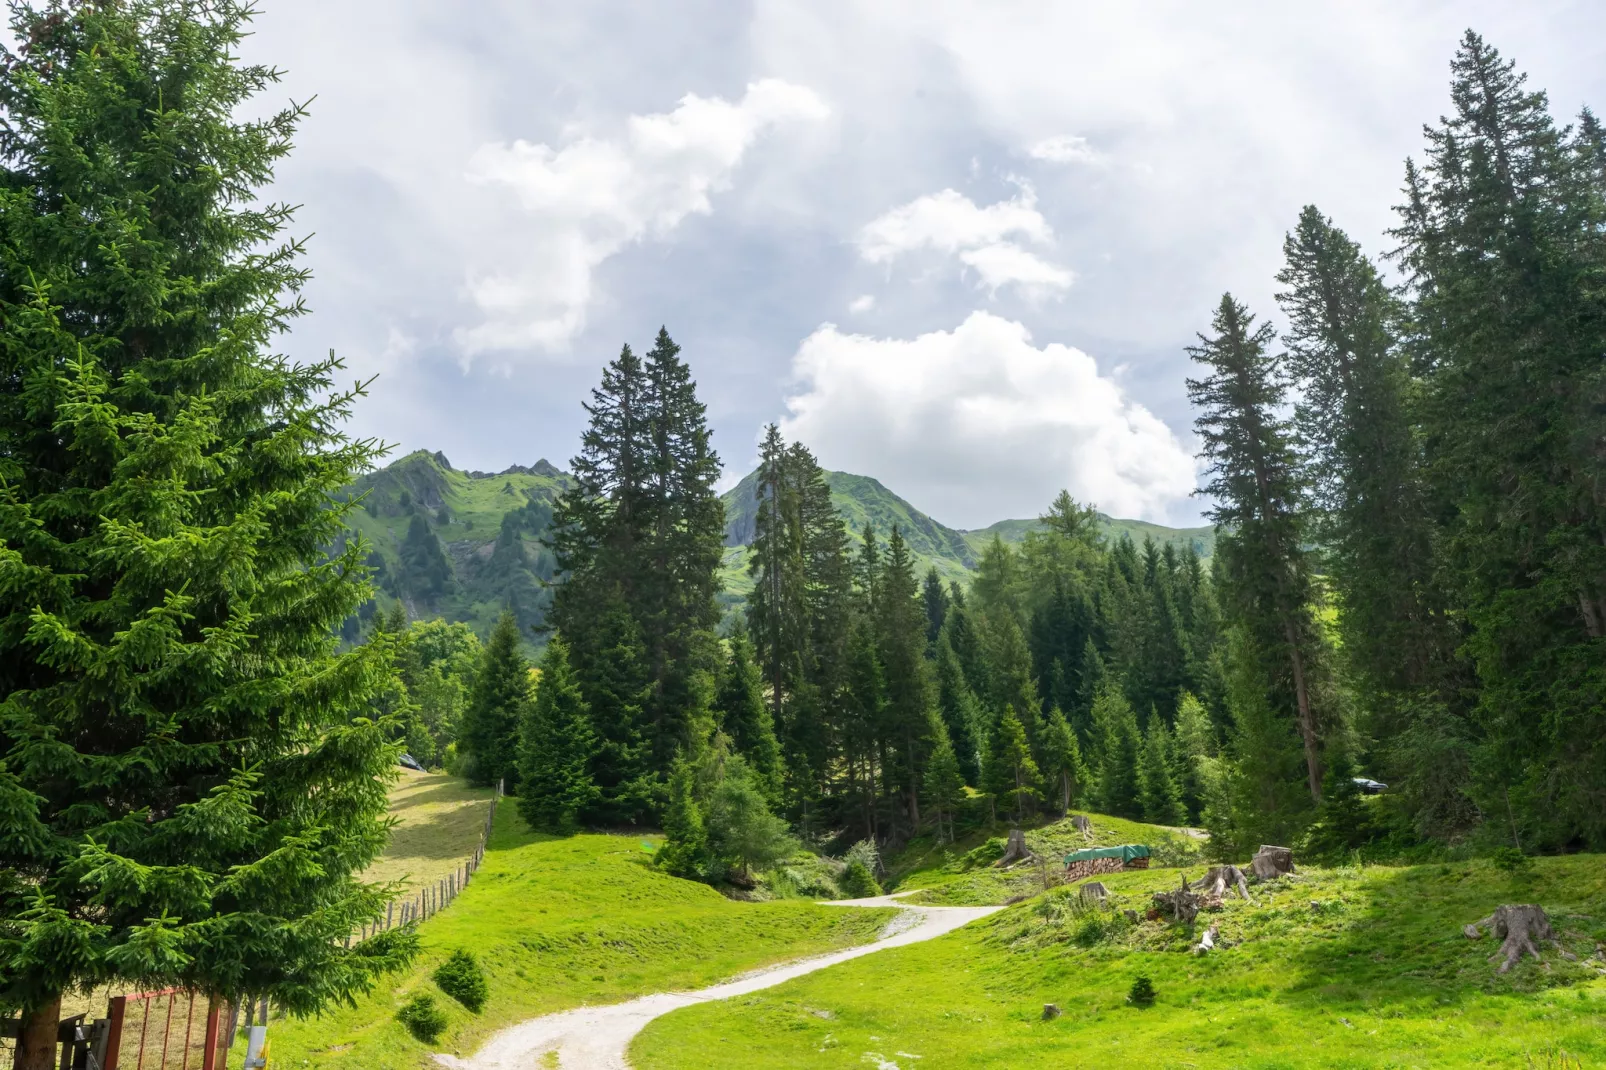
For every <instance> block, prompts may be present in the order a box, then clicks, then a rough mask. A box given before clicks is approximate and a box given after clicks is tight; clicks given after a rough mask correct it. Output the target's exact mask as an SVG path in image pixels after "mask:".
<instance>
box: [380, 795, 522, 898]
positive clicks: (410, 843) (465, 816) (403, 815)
mask: <svg viewBox="0 0 1606 1070" xmlns="http://www.w3.org/2000/svg"><path fill="white" fill-rule="evenodd" d="M490 800H491V789H489V788H471V787H469V786H468V784H467V782H465V781H463V780H461V779H459V778H457V777H451V776H447V775H446V774H444V773H419V772H416V771H414V770H411V769H403V770H401V779H400V780H399V781H398V782H397V784H396V786H395V787H394V788H392V789H391V792H390V812H391V815H392V816H393V817H395V818H396V819H397V822H398V824H397V825H396V827H395V828H394V829H392V830H391V834H390V847H389V849H387V850H386V851H385V853H384V855H382V856H381V857H380V858H379V859H378V860H377V861H376V862H375V863H374V864H373V865H372V866H369V867H368V869H367V870H366V871H365V872H364V873H363V877H364V878H365V879H367V880H370V881H401V882H402V886H403V888H404V889H410V888H416V887H419V886H422V885H424V884H426V883H429V882H431V881H434V880H436V879H438V878H440V877H443V876H445V875H446V874H448V873H450V872H451V871H452V870H453V869H455V868H456V867H457V866H460V865H462V863H463V862H464V860H466V859H467V858H468V856H469V855H471V854H473V853H474V848H475V847H476V846H477V845H478V844H479V840H480V829H481V828H482V827H483V826H484V825H485V811H486V810H487V809H488V808H489V806H490Z"/></svg>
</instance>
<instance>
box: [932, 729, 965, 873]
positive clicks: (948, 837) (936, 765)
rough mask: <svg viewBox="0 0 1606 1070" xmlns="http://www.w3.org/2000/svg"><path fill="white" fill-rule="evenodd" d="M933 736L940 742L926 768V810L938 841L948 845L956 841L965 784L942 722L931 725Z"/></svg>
mask: <svg viewBox="0 0 1606 1070" xmlns="http://www.w3.org/2000/svg"><path fill="white" fill-rule="evenodd" d="M932 734H933V735H934V736H935V738H936V740H937V742H936V744H935V746H933V747H932V750H931V761H930V762H929V763H928V764H927V765H926V783H925V790H926V809H927V812H929V813H930V814H931V820H932V823H933V825H934V826H935V828H936V830H937V842H938V843H949V842H952V841H953V838H954V812H955V811H956V810H958V808H959V804H960V802H961V801H962V800H963V799H964V797H965V782H964V779H963V777H962V776H961V774H960V771H959V759H958V758H957V757H956V756H955V755H954V747H953V744H952V743H951V742H949V740H948V733H947V731H946V730H945V729H944V728H943V726H942V724H941V723H940V722H939V723H938V724H936V725H933V726H932ZM945 823H946V825H945Z"/></svg>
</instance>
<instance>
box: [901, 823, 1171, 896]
mask: <svg viewBox="0 0 1606 1070" xmlns="http://www.w3.org/2000/svg"><path fill="white" fill-rule="evenodd" d="M1088 817H1089V819H1090V820H1091V821H1092V822H1093V828H1092V837H1091V839H1089V838H1085V837H1084V836H1083V835H1082V833H1081V832H1079V831H1077V829H1076V827H1075V826H1073V825H1072V824H1071V823H1070V820H1069V818H1068V817H1067V818H1066V819H1064V820H1061V821H1055V822H1052V823H1050V824H1047V825H1044V826H1042V827H1040V828H1035V829H1028V830H1027V832H1026V844H1027V846H1028V847H1030V848H1031V849H1032V850H1033V851H1035V852H1036V853H1037V854H1038V855H1040V856H1041V857H1043V858H1044V859H1047V860H1049V862H1050V863H1053V862H1054V861H1055V860H1057V859H1061V858H1063V857H1064V856H1065V855H1066V853H1067V852H1070V851H1075V850H1078V849H1079V848H1082V847H1114V846H1116V845H1118V844H1123V843H1142V844H1147V845H1148V846H1149V848H1150V850H1152V851H1154V852H1155V855H1156V857H1155V859H1154V861H1155V864H1161V863H1164V862H1167V861H1182V860H1188V861H1192V860H1195V859H1197V858H1199V857H1200V855H1201V853H1202V848H1203V844H1202V843H1201V842H1200V841H1198V840H1195V839H1193V838H1191V837H1189V836H1187V835H1185V834H1183V833H1182V832H1181V831H1179V830H1175V829H1167V828H1162V827H1161V826H1159V825H1146V824H1143V823H1142V822H1139V821H1127V820H1126V819H1124V818H1119V817H1108V816H1106V815H1104V814H1089V815H1088ZM983 839H984V834H982V833H979V832H978V833H972V834H971V835H969V836H961V837H960V838H959V841H958V842H957V843H953V844H947V845H938V844H936V843H934V842H933V841H932V840H931V839H930V837H925V836H922V837H920V838H919V839H916V840H913V841H911V842H910V844H909V846H908V847H906V848H905V849H904V850H903V851H902V852H900V853H899V854H898V855H896V856H894V857H892V858H889V859H888V860H887V862H886V865H887V882H886V883H887V887H888V890H895V891H900V892H907V891H913V890H916V889H918V890H919V891H920V893H921V894H920V895H918V896H911V897H910V899H909V901H910V902H913V903H921V904H929V905H933V906H987V905H990V904H996V903H1003V902H1006V901H1008V900H1010V899H1014V898H1016V897H1018V896H1021V895H1033V894H1036V893H1037V892H1040V891H1042V890H1043V877H1044V874H1043V871H1042V870H1041V869H1039V868H1037V867H1014V868H1012V869H1011V870H1010V871H1009V872H1007V873H1006V872H1003V871H1001V870H997V869H994V868H993V867H992V866H991V864H990V860H987V859H984V860H983V861H982V863H981V864H979V865H976V864H966V862H965V855H966V854H967V853H968V852H969V851H971V850H972V849H974V848H975V847H977V846H979V845H980V844H981V843H982V842H983ZM994 857H997V856H996V855H995V856H994ZM1058 868H1059V867H1058V866H1057V865H1050V867H1049V872H1048V876H1049V877H1050V879H1055V874H1056V872H1057V870H1058Z"/></svg>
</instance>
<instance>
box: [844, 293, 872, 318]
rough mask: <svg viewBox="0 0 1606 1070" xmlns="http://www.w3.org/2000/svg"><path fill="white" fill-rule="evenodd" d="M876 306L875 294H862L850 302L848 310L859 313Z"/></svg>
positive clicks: (855, 313)
mask: <svg viewBox="0 0 1606 1070" xmlns="http://www.w3.org/2000/svg"><path fill="white" fill-rule="evenodd" d="M874 307H875V294H860V295H859V296H858V297H855V298H854V299H853V300H851V301H849V302H848V311H849V312H852V313H853V314H854V315H859V314H861V313H864V312H868V311H870V310H871V309H872V308H874Z"/></svg>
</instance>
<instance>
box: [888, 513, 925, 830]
mask: <svg viewBox="0 0 1606 1070" xmlns="http://www.w3.org/2000/svg"><path fill="white" fill-rule="evenodd" d="M875 624H876V647H877V654H878V656H879V660H880V663H881V671H882V677H883V679H884V680H885V683H886V695H887V705H886V715H885V716H886V729H885V732H886V738H885V742H886V744H887V746H888V748H889V749H890V750H891V751H892V752H893V753H894V754H895V755H896V758H895V760H894V761H893V763H892V768H891V769H889V770H886V772H887V773H888V774H889V775H890V776H891V778H892V781H893V783H892V784H891V785H888V786H889V787H893V786H895V787H896V788H898V789H899V790H900V791H901V793H902V794H903V797H904V803H905V807H906V812H907V813H908V816H909V826H910V829H911V830H913V831H918V830H919V828H920V788H921V779H922V770H923V769H924V768H925V763H926V758H927V756H928V755H929V754H930V750H931V745H932V739H931V736H930V732H931V712H932V695H931V679H930V676H929V672H928V669H927V665H926V656H925V650H926V617H925V609H924V607H923V606H922V604H921V600H920V590H919V586H918V584H917V583H916V580H915V576H914V564H913V558H912V557H911V556H910V554H909V546H908V544H907V543H906V542H904V540H903V533H902V532H900V531H899V530H898V528H897V527H896V526H894V527H893V529H892V534H891V535H890V536H889V537H888V539H887V553H886V557H885V558H884V559H883V561H882V569H881V576H880V581H879V584H878V602H877V604H876V614H875Z"/></svg>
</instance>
